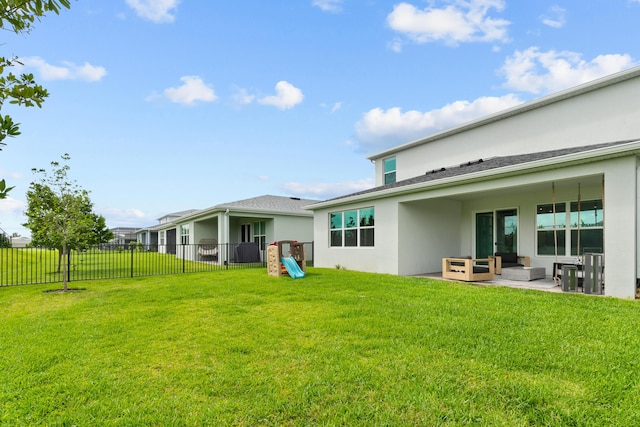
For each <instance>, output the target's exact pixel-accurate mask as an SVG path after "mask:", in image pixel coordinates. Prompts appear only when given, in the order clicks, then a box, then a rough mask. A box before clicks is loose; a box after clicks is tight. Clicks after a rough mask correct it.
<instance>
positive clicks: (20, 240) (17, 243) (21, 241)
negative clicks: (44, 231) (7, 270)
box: [9, 236, 31, 248]
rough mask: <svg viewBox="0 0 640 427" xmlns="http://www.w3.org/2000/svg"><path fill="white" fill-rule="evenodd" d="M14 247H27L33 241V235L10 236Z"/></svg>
mask: <svg viewBox="0 0 640 427" xmlns="http://www.w3.org/2000/svg"><path fill="white" fill-rule="evenodd" d="M9 240H10V241H11V247H12V248H26V247H27V246H28V245H29V244H30V243H31V237H23V236H20V237H10V238H9Z"/></svg>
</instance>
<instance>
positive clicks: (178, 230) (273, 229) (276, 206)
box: [156, 195, 318, 262]
mask: <svg viewBox="0 0 640 427" xmlns="http://www.w3.org/2000/svg"><path fill="white" fill-rule="evenodd" d="M316 202H318V200H309V199H300V198H297V197H282V196H270V195H265V196H259V197H254V198H251V199H245V200H238V201H235V202H229V203H223V204H220V205H216V206H213V207H210V208H207V209H202V210H198V211H194V212H191V213H188V214H185V215H182V216H180V217H178V218H174V219H173V220H172V221H171V222H168V223H165V224H160V225H159V226H158V227H157V228H156V231H157V232H158V251H159V252H167V253H175V254H176V255H177V256H178V257H184V258H188V259H198V257H199V255H198V252H197V246H198V244H201V243H203V242H207V245H210V244H211V243H210V242H212V241H214V240H215V242H216V243H219V244H221V246H220V247H223V245H224V247H229V246H228V245H227V244H230V245H235V244H240V243H249V242H253V243H256V244H257V246H258V248H259V249H260V250H261V251H262V250H264V249H265V247H266V245H267V244H268V243H271V242H272V241H275V240H297V241H299V242H311V241H312V240H313V213H312V212H310V211H309V210H306V209H304V207H305V206H308V205H310V204H312V203H316ZM171 236H173V237H171ZM232 258H233V253H232V252H230V251H228V252H223V251H220V253H219V256H218V254H216V260H217V261H218V262H225V261H234V260H233V259H232Z"/></svg>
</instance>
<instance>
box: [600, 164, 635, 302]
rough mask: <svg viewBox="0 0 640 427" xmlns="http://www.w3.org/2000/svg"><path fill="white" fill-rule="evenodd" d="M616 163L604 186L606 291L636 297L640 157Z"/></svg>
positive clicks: (610, 294)
mask: <svg viewBox="0 0 640 427" xmlns="http://www.w3.org/2000/svg"><path fill="white" fill-rule="evenodd" d="M611 163H612V170H611V172H610V173H608V174H607V176H606V179H605V186H604V194H605V199H604V223H605V228H604V254H605V260H604V265H605V294H606V295H608V296H614V297H622V298H635V290H636V277H637V276H636V271H637V266H636V259H637V253H636V250H637V245H636V242H635V239H634V237H635V236H636V234H637V222H636V221H637V218H638V211H637V203H638V201H637V199H636V194H637V188H636V182H637V178H636V170H637V159H636V158H635V157H629V158H624V159H619V160H617V161H615V162H611Z"/></svg>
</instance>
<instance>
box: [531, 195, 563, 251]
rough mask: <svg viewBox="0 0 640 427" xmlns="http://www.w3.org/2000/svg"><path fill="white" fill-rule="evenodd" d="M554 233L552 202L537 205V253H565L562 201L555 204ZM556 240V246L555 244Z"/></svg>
mask: <svg viewBox="0 0 640 427" xmlns="http://www.w3.org/2000/svg"><path fill="white" fill-rule="evenodd" d="M555 211H556V216H555V235H554V219H553V204H551V203H549V204H548V205H538V210H537V215H536V226H537V229H538V255H555V254H556V248H557V254H558V255H564V254H565V239H566V234H567V231H566V230H567V214H566V205H565V204H564V203H556V206H555ZM556 242H557V246H556Z"/></svg>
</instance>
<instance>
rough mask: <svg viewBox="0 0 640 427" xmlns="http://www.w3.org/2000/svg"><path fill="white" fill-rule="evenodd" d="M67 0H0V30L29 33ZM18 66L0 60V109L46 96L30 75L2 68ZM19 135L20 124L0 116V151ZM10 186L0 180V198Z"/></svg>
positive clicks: (35, 102) (15, 62)
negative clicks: (36, 23) (17, 73)
mask: <svg viewBox="0 0 640 427" xmlns="http://www.w3.org/2000/svg"><path fill="white" fill-rule="evenodd" d="M70 7H71V2H70V0H0V29H3V30H11V31H13V32H15V33H17V34H20V33H28V32H29V31H31V29H32V27H33V24H34V23H35V21H36V20H39V19H40V18H41V17H42V16H44V15H45V14H46V13H48V12H54V13H56V14H58V13H60V10H61V9H62V8H66V9H68V8H70ZM16 65H21V64H20V61H19V60H18V59H17V58H5V57H0V109H2V106H3V105H4V102H5V101H6V100H9V103H10V104H15V105H22V106H25V107H33V106H38V107H41V106H42V103H43V102H44V99H45V98H46V97H48V96H49V93H48V92H47V90H46V89H45V88H43V87H42V86H40V85H38V84H37V83H36V82H35V80H34V77H33V74H21V75H18V76H17V75H15V74H13V73H11V72H9V73H7V74H6V75H5V68H11V67H14V66H16ZM18 135H20V131H19V124H18V123H14V121H13V120H12V118H11V116H8V115H5V116H3V115H2V114H0V150H2V146H3V145H6V143H5V142H4V139H5V138H7V137H16V136H18ZM12 188H13V187H8V186H7V183H6V182H5V180H4V179H2V180H0V199H4V198H6V197H7V193H9V191H11V189H12Z"/></svg>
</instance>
